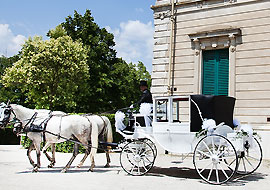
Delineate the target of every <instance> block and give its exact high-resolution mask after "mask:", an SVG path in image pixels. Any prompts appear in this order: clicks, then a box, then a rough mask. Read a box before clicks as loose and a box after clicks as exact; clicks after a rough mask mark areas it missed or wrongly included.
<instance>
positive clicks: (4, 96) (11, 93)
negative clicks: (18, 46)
mask: <svg viewBox="0 0 270 190" xmlns="http://www.w3.org/2000/svg"><path fill="white" fill-rule="evenodd" d="M18 60H19V56H18V55H14V56H13V57H9V58H7V57H4V56H2V57H0V74H1V76H3V75H4V72H5V70H6V69H7V68H9V67H12V65H13V64H14V63H15V62H16V61H18ZM25 98H26V97H25V96H24V95H23V93H22V92H21V90H20V89H19V88H18V87H17V86H15V85H13V86H10V87H5V86H4V85H3V84H2V83H1V82H0V102H7V101H8V100H10V101H12V102H13V103H17V104H21V105H24V100H25Z"/></svg>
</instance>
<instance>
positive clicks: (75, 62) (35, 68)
mask: <svg viewBox="0 0 270 190" xmlns="http://www.w3.org/2000/svg"><path fill="white" fill-rule="evenodd" d="M86 60H87V54H86V50H85V49H84V47H83V45H82V43H80V42H74V41H73V40H72V39H71V38H70V37H69V36H61V37H58V38H57V39H53V38H52V39H50V40H46V41H43V40H42V38H41V37H34V38H33V39H32V38H29V39H28V40H27V41H26V42H25V44H24V45H23V47H22V51H21V57H20V59H19V60H18V61H17V62H16V63H15V64H14V65H13V66H12V67H10V68H7V69H6V71H5V74H4V76H3V77H2V83H3V84H4V85H5V86H6V87H11V86H13V85H16V86H19V87H20V89H21V90H22V92H23V93H25V94H26V95H27V98H28V99H29V100H30V101H33V102H34V103H35V104H36V107H37V108H47V109H53V110H64V111H73V107H75V106H76V94H77V93H78V91H80V92H83V91H84V90H86V81H87V80H88V78H89V75H88V70H89V68H88V65H87V64H86Z"/></svg>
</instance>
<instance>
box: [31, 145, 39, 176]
mask: <svg viewBox="0 0 270 190" xmlns="http://www.w3.org/2000/svg"><path fill="white" fill-rule="evenodd" d="M34 146H35V148H36V153H37V165H36V166H35V167H34V169H33V171H32V172H37V171H38V169H39V168H40V143H35V142H34Z"/></svg>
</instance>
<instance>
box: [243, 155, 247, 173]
mask: <svg viewBox="0 0 270 190" xmlns="http://www.w3.org/2000/svg"><path fill="white" fill-rule="evenodd" d="M242 162H243V167H244V170H245V173H247V168H246V164H245V160H244V158H242Z"/></svg>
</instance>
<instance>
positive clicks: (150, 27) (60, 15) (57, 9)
mask: <svg viewBox="0 0 270 190" xmlns="http://www.w3.org/2000/svg"><path fill="white" fill-rule="evenodd" d="M154 4H155V0H46V1H45V0H43V1H41V0H0V56H6V57H10V56H13V55H15V54H17V53H18V51H19V50H20V49H21V44H23V43H24V41H25V40H26V39H28V38H29V37H33V36H35V35H38V36H42V37H43V39H44V40H47V39H48V38H47V37H46V34H47V32H48V31H49V30H50V29H52V28H55V27H56V26H57V25H59V24H60V23H62V22H64V21H65V18H66V17H67V16H69V15H71V16H73V15H74V10H76V11H77V12H78V13H80V14H81V15H83V14H84V13H85V10H86V9H89V10H91V13H92V16H93V17H94V20H95V22H96V23H97V24H98V25H99V26H100V27H101V28H106V29H107V30H108V31H109V32H111V33H113V34H114V36H115V43H116V46H115V49H116V51H117V56H118V57H122V58H123V59H124V60H126V61H127V62H133V63H137V62H138V61H142V62H143V63H144V64H145V65H146V67H147V70H148V71H150V72H151V71H152V56H153V43H154V42H153V33H154V24H153V11H152V10H151V8H150V7H151V5H154Z"/></svg>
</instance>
